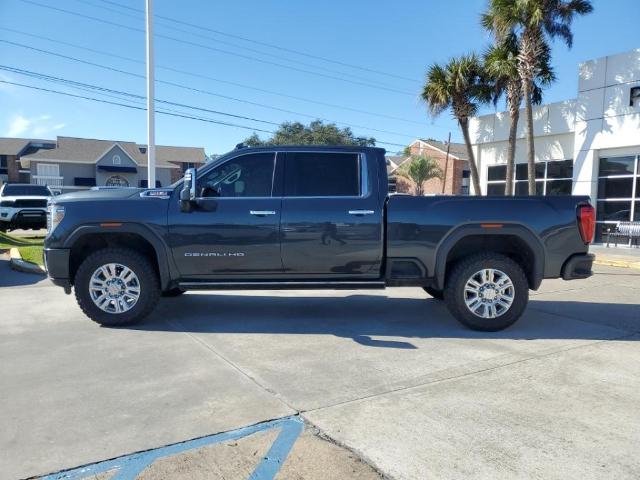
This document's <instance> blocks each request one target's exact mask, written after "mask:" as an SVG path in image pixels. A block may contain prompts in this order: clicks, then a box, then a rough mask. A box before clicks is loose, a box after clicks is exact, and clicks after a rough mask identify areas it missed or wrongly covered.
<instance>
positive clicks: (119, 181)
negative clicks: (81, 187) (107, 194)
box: [105, 175, 129, 187]
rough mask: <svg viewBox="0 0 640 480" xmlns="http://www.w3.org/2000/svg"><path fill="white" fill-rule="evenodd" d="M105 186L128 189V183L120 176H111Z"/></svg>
mask: <svg viewBox="0 0 640 480" xmlns="http://www.w3.org/2000/svg"><path fill="white" fill-rule="evenodd" d="M105 185H106V186H107V187H128V186H129V182H128V181H127V179H126V178H124V177H121V176H120V175H113V176H112V177H109V178H107V181H106V182H105Z"/></svg>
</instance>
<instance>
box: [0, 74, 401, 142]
mask: <svg viewBox="0 0 640 480" xmlns="http://www.w3.org/2000/svg"><path fill="white" fill-rule="evenodd" d="M0 83H4V84H7V85H14V86H18V87H23V88H30V89H32V90H39V91H42V92H46V93H53V94H57V95H64V96H67V97H73V98H79V99H82V100H88V101H93V102H99V103H105V104H108V105H114V106H119V107H124V108H130V109H134V110H141V111H146V107H138V106H135V105H129V104H126V103H121V102H112V101H110V100H104V99H101V98H95V97H87V96H85V95H76V94H73V93H68V92H62V91H60V90H53V89H49V88H44V87H37V86H35V85H26V84H24V83H19V82H11V81H8V80H2V79H0ZM156 113H159V114H161V115H168V116H173V117H179V118H185V119H190V120H198V121H203V122H207V123H214V124H216V125H223V126H228V127H235V128H242V129H245V130H252V131H254V132H261V133H269V134H274V133H275V132H274V131H272V130H264V129H259V128H253V127H249V126H246V125H239V124H235V123H229V122H221V121H219V120H213V119H210V118H206V117H199V116H195V115H187V114H182V113H175V111H168V110H156ZM376 143H381V144H383V145H392V146H396V147H404V146H405V145H403V144H399V143H391V142H384V141H378V140H376Z"/></svg>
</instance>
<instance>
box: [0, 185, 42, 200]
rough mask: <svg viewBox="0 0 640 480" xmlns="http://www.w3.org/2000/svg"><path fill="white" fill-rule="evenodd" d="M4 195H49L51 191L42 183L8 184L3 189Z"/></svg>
mask: <svg viewBox="0 0 640 480" xmlns="http://www.w3.org/2000/svg"><path fill="white" fill-rule="evenodd" d="M2 196H3V197H10V196H11V197H27V196H33V197H49V196H51V192H50V191H49V189H48V188H47V187H44V186H42V185H11V184H7V185H5V186H4V188H3V189H2Z"/></svg>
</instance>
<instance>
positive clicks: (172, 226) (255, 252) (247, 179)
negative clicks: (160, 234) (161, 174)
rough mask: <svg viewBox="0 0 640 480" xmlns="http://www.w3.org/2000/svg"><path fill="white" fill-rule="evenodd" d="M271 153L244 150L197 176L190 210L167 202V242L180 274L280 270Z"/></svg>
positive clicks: (249, 274) (246, 274)
mask: <svg viewBox="0 0 640 480" xmlns="http://www.w3.org/2000/svg"><path fill="white" fill-rule="evenodd" d="M274 172H275V153H273V152H271V153H265V152H256V153H245V154H242V155H239V156H237V157H234V158H232V159H229V160H227V161H225V162H224V163H222V164H220V165H217V166H216V167H215V168H213V169H210V170H208V171H207V170H205V172H203V174H202V175H201V174H198V179H197V191H198V196H199V198H198V199H197V206H196V207H195V208H194V210H193V211H192V212H189V213H185V212H182V211H180V208H179V206H178V202H173V204H172V205H171V209H170V214H169V215H170V217H169V232H170V235H169V241H170V244H171V248H172V252H173V256H174V260H175V262H176V264H177V266H178V269H179V270H180V274H181V275H182V276H183V277H205V278H210V279H217V278H220V279H225V278H227V279H228V278H230V277H233V276H236V278H240V277H241V278H243V279H251V278H264V277H273V276H277V275H281V274H282V261H281V259H280V237H279V229H280V210H281V198H280V196H279V192H275V191H274V180H273V179H274Z"/></svg>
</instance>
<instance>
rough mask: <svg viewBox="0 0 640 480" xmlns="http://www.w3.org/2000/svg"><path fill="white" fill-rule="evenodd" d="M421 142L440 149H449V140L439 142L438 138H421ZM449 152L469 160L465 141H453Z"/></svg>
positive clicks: (461, 158)
mask: <svg viewBox="0 0 640 480" xmlns="http://www.w3.org/2000/svg"><path fill="white" fill-rule="evenodd" d="M420 141H421V142H424V143H426V144H428V145H431V146H432V147H435V148H437V149H438V150H442V151H443V152H446V151H447V142H438V141H436V140H425V139H422V138H421V139H420ZM449 153H450V154H451V155H453V156H454V157H457V158H459V159H460V160H469V155H468V154H467V146H466V145H465V144H464V143H455V142H451V143H450V145H449Z"/></svg>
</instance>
